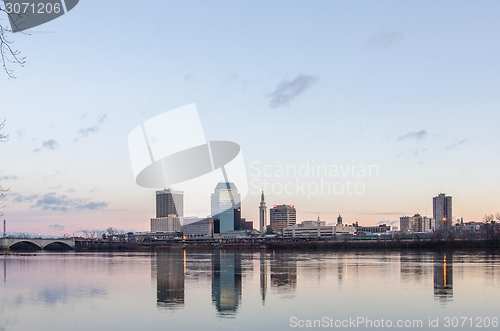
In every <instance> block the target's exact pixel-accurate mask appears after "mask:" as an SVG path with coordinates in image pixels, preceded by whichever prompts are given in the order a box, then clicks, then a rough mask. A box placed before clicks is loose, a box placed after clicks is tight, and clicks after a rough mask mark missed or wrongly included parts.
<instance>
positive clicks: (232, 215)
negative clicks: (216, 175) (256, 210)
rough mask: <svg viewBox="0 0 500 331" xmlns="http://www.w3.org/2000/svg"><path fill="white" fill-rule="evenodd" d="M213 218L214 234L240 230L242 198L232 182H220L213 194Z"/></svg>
mask: <svg viewBox="0 0 500 331" xmlns="http://www.w3.org/2000/svg"><path fill="white" fill-rule="evenodd" d="M212 217H213V218H214V219H216V221H215V222H214V232H215V233H223V232H228V231H234V230H240V227H241V196H240V194H239V193H238V189H237V188H236V186H235V185H234V183H232V182H220V183H218V184H217V186H216V187H215V190H214V193H212Z"/></svg>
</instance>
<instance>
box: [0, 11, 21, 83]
mask: <svg viewBox="0 0 500 331" xmlns="http://www.w3.org/2000/svg"><path fill="white" fill-rule="evenodd" d="M2 3H3V2H0V13H1V12H4V13H6V14H7V16H8V17H9V18H12V17H11V15H12V14H9V13H8V12H7V11H6V10H5V7H4V6H3V5H2ZM19 18H20V15H17V18H16V20H12V22H13V24H16V22H17V20H18V19H19ZM9 33H12V29H10V28H9V27H7V26H4V25H3V24H0V62H1V63H2V67H3V70H4V71H5V73H6V74H7V76H9V78H16V76H15V75H14V70H12V69H10V65H11V64H14V65H20V66H21V67H24V64H25V63H26V57H24V56H21V52H19V51H18V50H16V49H14V48H12V43H13V41H11V40H9V39H8V38H7V34H9Z"/></svg>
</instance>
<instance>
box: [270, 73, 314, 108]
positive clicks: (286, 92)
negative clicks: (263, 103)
mask: <svg viewBox="0 0 500 331" xmlns="http://www.w3.org/2000/svg"><path fill="white" fill-rule="evenodd" d="M318 81H319V78H318V77H314V76H309V75H302V74H301V75H298V76H297V77H295V78H294V79H293V80H291V81H285V80H284V81H282V82H281V83H279V84H278V86H277V87H276V89H275V90H274V91H273V92H271V93H269V94H267V96H268V97H269V98H271V101H270V102H269V106H270V107H273V108H276V107H280V106H289V105H290V102H291V101H292V100H293V99H295V98H296V97H297V96H299V95H300V94H302V93H304V92H305V91H306V90H307V89H309V88H310V87H312V86H313V85H315V84H316V83H317V82H318Z"/></svg>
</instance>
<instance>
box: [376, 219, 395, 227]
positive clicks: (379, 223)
mask: <svg viewBox="0 0 500 331" xmlns="http://www.w3.org/2000/svg"><path fill="white" fill-rule="evenodd" d="M382 224H386V225H390V226H394V225H399V221H390V220H386V221H379V222H378V223H377V225H382Z"/></svg>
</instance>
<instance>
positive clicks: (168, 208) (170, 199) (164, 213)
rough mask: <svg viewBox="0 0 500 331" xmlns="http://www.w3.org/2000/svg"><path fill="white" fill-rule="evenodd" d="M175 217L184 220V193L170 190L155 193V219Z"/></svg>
mask: <svg viewBox="0 0 500 331" xmlns="http://www.w3.org/2000/svg"><path fill="white" fill-rule="evenodd" d="M169 215H175V216H177V217H179V219H180V221H181V223H182V220H183V218H184V192H182V191H176V190H172V189H169V188H168V189H164V190H161V191H156V218H160V217H168V216H169Z"/></svg>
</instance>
